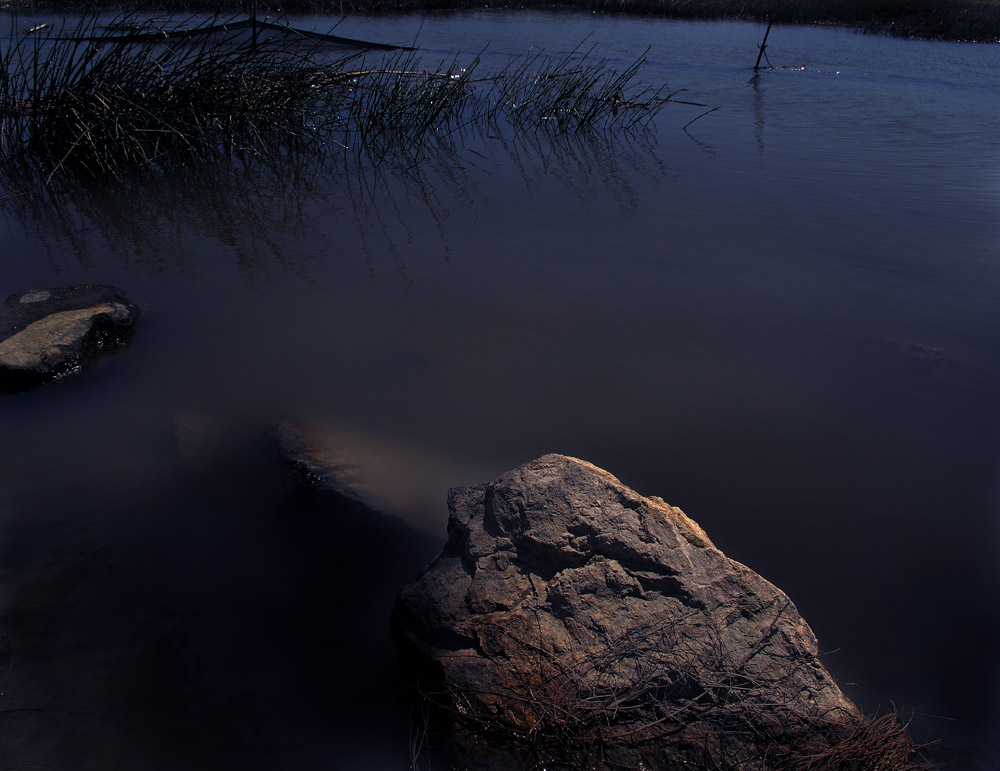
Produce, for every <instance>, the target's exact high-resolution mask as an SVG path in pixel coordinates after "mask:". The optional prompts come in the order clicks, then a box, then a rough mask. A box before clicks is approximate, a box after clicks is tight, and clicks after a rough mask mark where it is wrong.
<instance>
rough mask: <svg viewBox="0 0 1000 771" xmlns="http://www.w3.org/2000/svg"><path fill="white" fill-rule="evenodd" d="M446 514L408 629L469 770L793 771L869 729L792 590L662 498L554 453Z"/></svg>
mask: <svg viewBox="0 0 1000 771" xmlns="http://www.w3.org/2000/svg"><path fill="white" fill-rule="evenodd" d="M448 506H449V510H450V518H449V523H448V540H447V543H446V545H445V547H444V550H443V552H442V554H441V555H440V556H439V557H438V558H437V559H436V560H435V561H434V562H433V563H432V564H431V566H430V567H429V568H427V569H426V571H425V572H424V573H423V574H422V575H420V576H419V578H418V579H417V580H416V582H415V583H413V584H411V585H409V586H407V587H406V588H405V589H403V590H402V592H401V593H400V594H399V597H398V599H397V602H396V605H395V608H394V610H393V618H392V624H393V631H394V639H395V642H396V645H397V648H398V650H399V651H400V653H401V656H402V658H403V660H404V662H405V663H406V664H407V665H408V667H409V668H410V670H411V671H413V672H415V673H416V674H417V677H418V682H419V687H420V692H421V693H422V694H423V696H424V698H425V699H426V700H427V701H428V702H429V703H430V704H431V705H433V707H436V710H435V713H436V714H437V715H438V718H439V720H440V721H441V722H443V724H444V726H445V730H446V731H447V732H448V733H449V735H450V736H451V737H452V738H451V741H457V742H458V744H459V745H460V746H461V753H462V755H463V757H464V758H465V759H466V760H465V761H464V762H465V763H466V767H468V768H485V767H491V763H490V762H488V761H487V758H488V757H495V755H490V753H496V752H498V751H499V752H501V753H502V755H503V757H504V758H506V759H505V760H503V761H499V762H496V763H494V764H493V767H504V766H505V765H506V766H507V767H513V766H511V764H512V763H517V764H522V765H523V764H525V763H528V765H531V764H538V765H537V767H542V766H543V765H545V764H548V765H550V766H555V767H560V768H564V767H570V768H605V767H606V768H635V769H638V768H646V769H659V768H671V769H672V768H679V767H691V768H733V769H737V768H739V769H764V768H787V767H792V766H793V765H794V763H793V759H794V758H796V757H799V758H801V753H803V752H806V751H807V750H808V752H813V753H815V752H820V751H827V750H829V748H830V747H832V746H835V745H837V743H838V742H841V741H843V740H845V737H848V736H849V735H850V734H851V732H852V731H855V730H856V729H857V727H858V726H859V725H863V724H864V720H863V718H862V717H861V716H860V714H859V712H858V710H857V708H856V707H855V705H854V704H853V703H852V702H851V701H850V699H848V698H847V697H846V696H845V695H844V693H843V692H842V691H841V689H840V688H839V687H838V686H837V684H836V683H835V682H834V680H833V678H832V677H831V676H830V674H829V673H828V672H827V670H826V669H825V668H824V666H823V665H822V663H821V662H820V661H819V659H818V655H817V654H818V647H817V641H816V637H815V635H814V634H813V632H812V630H811V629H810V628H809V626H808V624H806V622H805V621H804V620H803V619H802V617H801V616H800V615H799V612H798V610H797V609H796V608H795V605H794V604H793V603H792V601H791V600H790V599H789V598H788V596H787V595H786V594H785V593H784V592H782V591H781V590H780V589H778V588H777V587H775V586H773V585H772V584H770V583H768V582H767V581H766V580H764V579H763V578H761V577H760V576H759V575H757V574H756V573H754V572H753V571H752V570H750V569H749V568H747V567H745V566H744V565H741V564H740V563H738V562H735V561H733V560H731V559H729V558H727V557H726V556H725V555H724V554H723V553H722V552H721V551H719V550H718V549H717V548H716V547H715V546H714V545H713V544H712V542H711V540H709V537H708V536H707V535H706V533H705V532H704V530H702V529H701V527H699V526H698V525H697V524H696V523H695V522H694V521H692V520H691V519H689V518H688V517H687V516H686V515H685V514H684V512H682V511H681V510H680V509H678V508H676V507H673V506H670V505H668V504H667V503H665V502H664V501H663V500H662V499H660V498H655V497H652V498H647V497H643V496H641V495H639V494H638V493H636V492H635V491H633V490H631V489H629V488H628V487H626V486H625V485H623V484H622V483H621V482H619V481H618V480H617V479H616V478H615V477H613V476H612V475H611V474H609V473H607V472H606V471H602V470H601V469H599V468H597V467H595V466H593V465H591V464H589V463H586V462H585V461H582V460H577V459H575V458H569V457H566V456H562V455H546V456H544V457H542V458H539V459H538V460H535V461H533V462H531V463H528V464H526V465H524V466H521V467H520V468H517V469H515V470H514V471H511V472H509V473H507V474H505V475H503V476H502V477H500V478H499V479H497V480H496V481H494V482H492V483H489V484H481V485H476V486H473V487H467V488H458V489H454V490H452V491H451V492H450V493H449V498H448ZM498 748H499V749H498ZM796 753H799V754H798V755H796ZM477 757H478V760H477ZM786 761H787V762H786ZM532 767H535V766H532ZM822 767H823V768H827V767H828V766H822ZM834 767H835V766H829V768H834ZM853 767H854V766H852V768H853ZM857 767H858V768H860V767H861V766H857ZM865 767H866V768H867V767H868V766H865ZM872 767H874V766H872ZM879 767H885V768H890V767H892V768H895V766H889V765H886V766H879Z"/></svg>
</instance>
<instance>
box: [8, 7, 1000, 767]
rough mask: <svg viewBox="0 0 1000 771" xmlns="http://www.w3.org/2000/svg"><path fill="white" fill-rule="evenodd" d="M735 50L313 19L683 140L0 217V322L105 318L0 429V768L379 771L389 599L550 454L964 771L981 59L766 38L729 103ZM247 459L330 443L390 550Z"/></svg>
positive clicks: (986, 159) (994, 183)
mask: <svg viewBox="0 0 1000 771" xmlns="http://www.w3.org/2000/svg"><path fill="white" fill-rule="evenodd" d="M297 22H298V23H301V24H304V25H305V24H313V25H315V26H316V27H317V28H318V29H323V28H328V27H329V20H328V19H317V18H306V19H300V20H297ZM762 32H763V29H762V27H759V26H756V25H745V24H735V23H683V22H671V21H654V20H639V19H616V18H603V17H594V16H589V15H548V14H507V13H500V12H496V13H463V14H456V15H443V16H437V15H436V16H433V17H428V18H427V19H420V18H418V17H394V18H389V19H381V18H363V19H362V18H359V19H347V20H345V21H344V22H343V23H342V24H340V26H338V27H337V34H341V35H344V36H347V37H361V38H365V39H374V40H382V41H386V42H396V43H410V42H412V41H413V40H416V41H417V43H418V45H419V46H420V47H421V49H422V50H423V51H424V52H425V54H426V55H428V56H429V57H431V58H432V59H436V60H438V61H440V60H442V59H443V58H445V57H447V56H450V55H451V54H453V53H458V54H459V55H460V56H466V57H470V58H471V57H472V56H474V55H476V54H477V53H479V52H480V51H482V50H483V49H484V47H485V48H486V52H485V53H484V54H483V66H484V67H485V66H493V65H497V64H499V63H502V62H503V61H506V59H507V57H509V56H510V55H513V54H519V53H523V52H525V51H529V50H539V49H544V50H546V51H550V52H560V51H565V50H569V49H572V48H574V47H576V46H578V45H579V44H580V43H581V41H586V42H585V45H588V46H589V45H591V44H597V46H598V48H597V51H596V53H597V54H598V55H599V56H601V57H606V58H607V59H608V60H609V62H610V63H611V64H612V66H619V67H624V66H626V65H627V64H628V63H630V62H631V61H632V60H633V59H634V58H635V57H636V56H638V55H641V54H642V52H643V51H645V50H646V48H647V46H648V47H649V52H648V54H647V57H648V60H649V65H648V67H647V69H646V70H645V74H644V78H645V79H646V80H647V81H649V82H655V83H657V84H659V83H660V82H666V83H668V85H669V87H670V89H671V90H675V89H680V88H686V89H688V91H687V94H686V95H685V96H686V97H690V99H691V100H692V101H698V102H702V103H704V104H706V105H708V106H716V105H720V106H721V108H720V109H719V110H717V111H716V112H713V113H712V114H710V115H706V116H705V117H703V118H701V119H699V120H698V121H696V122H695V123H693V124H692V125H691V126H689V127H688V130H687V132H685V131H684V130H683V128H682V127H683V126H684V125H685V124H687V123H688V122H689V121H690V120H691V119H692V118H695V117H696V116H698V115H699V114H700V113H701V112H703V111H704V109H705V108H696V107H692V106H683V105H673V106H668V108H667V109H666V110H665V111H664V112H663V113H662V114H661V115H660V117H659V119H658V120H657V122H656V124H655V125H654V126H653V128H652V130H651V132H650V133H649V134H648V135H642V136H638V137H635V138H634V139H633V140H632V141H629V142H615V141H612V142H608V141H605V140H604V139H602V138H595V139H592V140H587V141H582V140H574V141H568V142H565V141H564V142H558V143H552V142H551V141H549V140H547V139H545V138H544V137H543V138H538V139H536V138H533V137H525V138H522V141H519V142H501V141H499V140H491V139H490V138H488V137H475V136H474V137H470V138H468V140H467V141H466V142H464V143H459V144H458V146H457V147H456V148H455V150H454V151H453V152H451V153H441V154H438V155H435V156H434V157H432V158H430V159H428V160H427V161H426V162H425V164H424V165H423V168H422V172H423V175H422V177H420V178H419V179H413V178H412V177H411V178H404V179H400V178H399V177H396V176H393V175H388V176H387V178H386V179H384V180H381V181H380V182H379V184H378V185H376V186H375V187H374V188H371V187H367V188H366V187H365V184H364V183H363V182H362V181H359V180H358V179H356V178H351V179H347V178H344V177H343V176H342V175H341V176H338V175H337V174H335V173H333V172H330V173H326V172H324V173H323V174H321V175H318V176H311V177H310V176H309V175H305V176H304V177H303V180H304V181H302V182H301V184H299V185H297V186H293V185H291V184H290V183H289V181H288V180H287V179H286V180H280V179H279V180H264V181H259V180H258V182H257V183H255V184H239V183H234V182H233V181H232V180H231V179H228V178H226V177H225V175H220V176H219V177H218V178H211V176H205V175H203V176H200V177H198V176H190V175H188V176H185V177H184V178H183V179H179V180H173V181H165V182H163V183H161V184H159V185H157V186H149V187H145V188H141V189H137V190H133V191H130V192H129V193H127V194H123V193H121V192H116V191H114V190H113V189H112V190H108V189H107V188H104V187H102V188H100V189H97V190H91V191H88V192H86V194H78V195H76V196H75V197H71V199H70V200H69V202H68V205H67V206H66V207H65V208H63V209H57V208H55V207H52V206H46V205H36V204H33V203H31V202H26V201H24V200H23V199H19V198H6V199H5V202H4V206H3V211H4V221H3V227H2V228H0V260H2V272H0V275H2V277H3V278H2V283H3V287H4V289H3V291H4V292H5V293H7V294H9V293H13V292H15V291H18V290H21V289H26V288H29V287H37V288H44V287H49V286H58V285H65V284H72V283H85V282H86V283H109V284H114V285H116V286H120V287H121V288H122V289H123V290H124V291H125V292H126V293H127V294H128V295H129V297H130V298H131V299H133V300H134V301H135V302H136V303H138V304H139V305H141V306H142V308H143V312H144V315H143V318H142V321H141V325H140V328H139V330H138V331H137V333H136V336H135V338H134V340H133V342H132V344H131V345H130V347H129V348H128V350H127V351H125V352H124V353H122V354H120V355H118V356H116V357H113V358H109V359H106V360H103V361H101V362H100V363H99V364H98V365H97V366H95V367H94V368H93V369H92V370H90V371H88V372H86V373H84V374H83V375H81V376H79V377H76V378H72V379H67V380H65V381H63V382H61V383H57V384H54V385H51V386H48V387H45V388H42V389H39V390H37V391H33V392H30V393H23V394H16V395H9V396H4V397H3V400H2V401H0V425H2V436H3V444H2V447H3V449H2V450H0V453H2V462H0V548H2V552H3V562H2V564H3V582H2V584H0V603H2V606H0V607H2V612H3V625H2V632H3V637H2V638H0V642H2V643H3V647H2V648H0V653H2V654H3V658H2V660H0V664H2V670H0V690H2V692H3V695H2V696H0V752H2V753H3V762H4V765H5V767H18V766H20V767H23V766H32V765H35V766H43V767H47V768H60V769H61V768H67V769H68V768H73V769H81V768H94V769H111V768H122V769H124V768H129V769H134V768H143V769H175V768H180V767H184V768H206V769H218V768H262V769H263V768H267V769H273V768H289V769H291V768H303V769H305V768H310V769H312V768H362V767H363V768H385V769H397V768H398V769H402V768H406V767H407V765H408V754H407V745H408V738H409V734H408V729H407V725H406V715H405V714H404V710H403V709H402V708H401V707H400V704H401V702H400V700H399V699H398V698H397V696H398V687H399V685H398V681H397V680H396V678H395V673H394V664H393V661H394V659H393V655H392V651H391V647H390V646H389V643H388V635H387V630H386V619H387V614H388V609H389V607H390V605H391V601H392V597H393V594H394V592H395V591H396V590H397V589H398V587H399V586H401V585H402V584H403V583H405V582H406V581H408V580H409V579H410V578H411V577H412V576H413V575H415V573H416V572H417V571H419V570H420V569H421V567H422V566H423V565H424V564H426V562H427V561H428V560H429V559H431V558H432V557H433V556H434V554H435V553H436V551H437V549H438V548H439V547H440V545H441V544H442V543H443V540H444V525H445V520H446V515H447V514H446V507H445V495H446V490H447V488H448V486H449V485H458V484H468V483H473V482H479V481H484V480H487V479H491V478H493V477H495V476H497V475H499V474H500V473H502V472H503V471H505V470H507V469H509V468H512V467H513V466H516V465H518V464H519V463H522V462H525V461H527V460H530V459H532V458H534V457H537V456H538V455H541V454H543V453H546V452H553V451H555V452H563V453H567V454H571V455H576V456H579V457H583V458H586V459H587V460H590V461H591V462H594V463H596V464H598V465H600V466H602V467H604V468H607V469H608V470H610V471H611V472H612V473H614V474H616V475H617V476H619V477H620V478H621V479H622V480H623V481H624V482H625V483H627V484H629V485H631V486H632V487H634V488H636V489H637V490H639V491H640V492H642V493H644V494H648V495H660V496H662V497H663V498H665V499H666V500H667V501H669V502H670V503H673V504H675V505H679V506H681V507H682V508H683V509H684V510H685V511H686V512H687V513H688V514H689V515H690V516H692V517H693V518H694V519H695V520H697V521H698V522H699V523H700V524H701V525H702V526H703V527H704V528H705V529H706V530H707V532H708V533H709V535H710V536H711V537H712V538H713V540H714V541H715V542H716V544H717V545H718V546H719V547H720V548H722V549H723V550H724V551H725V552H726V553H727V554H728V555H729V556H731V557H733V558H735V559H737V560H740V561H741V562H744V563H745V564H747V565H749V566H750V567H752V568H753V569H755V570H756V571H758V572H759V573H761V574H762V575H763V576H765V577H766V578H768V579H769V580H771V581H773V582H774V583H776V584H777V585H778V586H780V587H782V588H783V589H784V590H785V591H786V592H788V594H789V595H790V596H791V597H792V599H793V600H794V601H795V602H796V604H797V605H798V606H799V608H800V610H801V611H802V613H803V615H804V616H805V618H806V619H807V620H808V621H809V622H810V624H811V625H812V626H813V628H814V630H815V631H816V632H817V634H818V636H819V639H820V643H821V646H822V647H823V649H824V650H826V651H829V653H828V655H827V656H826V659H825V660H826V662H827V665H828V666H829V668H830V669H831V670H832V671H833V672H834V674H835V675H836V676H837V677H838V679H839V680H840V681H841V682H843V683H845V684H847V685H846V687H847V689H848V690H849V691H850V692H851V693H852V695H853V696H854V697H855V698H856V700H857V701H858V702H859V703H860V704H861V705H862V706H863V707H864V708H865V709H867V710H878V709H882V710H885V709H889V708H892V706H893V705H895V706H896V707H899V708H900V709H901V710H902V711H903V712H904V714H907V715H909V714H911V713H912V714H913V729H914V733H915V734H916V735H917V737H918V738H920V739H922V740H931V739H938V738H940V739H941V740H942V742H943V746H944V748H945V750H946V754H947V756H948V757H951V758H956V757H957V758H958V759H959V760H957V761H956V762H957V763H958V765H959V767H962V768H977V767H978V768H996V767H997V764H998V762H1000V761H998V758H1000V748H998V744H1000V740H998V737H997V734H996V733H995V731H996V730H997V727H998V726H1000V696H998V694H1000V657H998V656H997V653H996V650H997V645H996V640H997V637H998V633H1000V568H998V565H1000V559H998V558H1000V511H998V501H1000V498H998V491H1000V409H998V406H997V399H996V395H997V393H998V392H1000V388H998V386H1000V302H998V300H1000V130H998V129H1000V119H998V116H1000V82H998V78H1000V76H998V74H997V73H1000V66H998V65H1000V49H998V48H997V47H996V46H984V45H963V44H953V43H931V42H918V41H903V40H894V39H887V38H880V37H868V36H862V35H857V34H854V33H851V32H849V31H844V30H836V29H821V28H807V27H776V28H775V29H773V30H772V32H771V36H770V39H769V44H768V45H769V47H768V54H769V56H770V58H771V61H772V62H773V63H774V64H775V65H780V66H781V69H779V70H776V71H765V72H760V73H758V74H756V75H755V74H754V73H753V71H752V70H751V66H752V64H753V61H754V59H755V58H756V44H757V43H758V42H759V39H760V37H761V35H762ZM487 44H489V45H488V47H487ZM8 192H9V191H8ZM286 419H293V420H301V421H307V422H325V423H326V424H328V425H331V426H335V427H337V430H341V431H344V432H346V433H347V434H348V435H352V436H357V437H364V439H363V441H362V440H360V439H359V443H361V444H363V445H364V447H365V448H366V451H368V452H371V453H373V454H377V455H379V457H381V458H382V459H383V461H384V462H385V463H389V464H390V465H392V466H394V467H395V468H398V469H399V474H398V480H399V481H398V484H397V485H396V486H395V487H394V489H391V490H389V491H388V492H387V493H386V495H387V497H388V499H389V500H390V502H391V506H392V508H393V510H394V511H395V513H396V514H397V515H398V516H396V517H381V516H376V515H371V514H368V513H365V512H361V511H358V510H357V509H354V508H351V507H346V508H345V507H339V508H338V507H337V506H334V505H332V504H331V502H330V501H325V500H316V499H313V498H310V497H308V496H302V495H300V494H297V493H296V492H295V491H294V490H293V489H292V488H291V487H289V485H288V482H287V479H286V477H285V475H284V472H283V469H282V467H281V464H280V463H279V462H278V461H277V460H276V459H275V458H274V456H273V454H272V453H271V450H270V446H269V443H268V441H267V432H268V430H269V429H270V428H271V427H272V426H273V425H275V424H276V423H277V422H279V421H281V420H286ZM386 459H388V460H386Z"/></svg>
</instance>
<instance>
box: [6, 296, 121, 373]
mask: <svg viewBox="0 0 1000 771" xmlns="http://www.w3.org/2000/svg"><path fill="white" fill-rule="evenodd" d="M138 316H139V311H138V309H137V308H136V307H135V306H134V305H133V304H132V303H131V302H129V301H128V300H127V299H125V297H123V296H122V295H121V293H120V292H119V291H118V290H117V289H115V288H113V287H109V286H100V285H96V284H84V285H79V286H70V287H58V288H55V289H42V290H38V289H31V290H27V291H24V292H18V293H17V294H14V295H11V296H10V297H8V298H7V301H6V302H5V303H4V304H3V306H0V390H4V391H18V390H23V389H26V388H31V387H34V386H36V385H40V384H41V383H43V382H45V381H47V380H55V379H58V378H61V377H64V376H65V375H67V374H70V373H73V372H77V371H79V370H80V369H82V368H83V367H85V366H87V365H88V364H91V363H92V362H93V361H94V360H95V359H96V358H97V357H98V356H99V355H101V354H103V353H107V352H110V351H113V350H116V349H118V348H121V347H122V346H124V345H125V344H126V343H127V342H128V340H129V339H130V336H131V333H132V331H133V328H134V326H135V322H136V320H137V319H138Z"/></svg>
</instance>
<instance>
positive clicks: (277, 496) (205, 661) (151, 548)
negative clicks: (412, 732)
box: [0, 441, 439, 771]
mask: <svg viewBox="0 0 1000 771" xmlns="http://www.w3.org/2000/svg"><path fill="white" fill-rule="evenodd" d="M71 519H73V520H80V519H85V520H87V522H88V524H87V525H71V524H69V522H68V520H71ZM4 527H5V531H6V537H5V543H4V549H3V551H4V555H3V556H4V563H5V565H6V566H7V570H6V571H5V577H4V594H3V600H2V608H0V631H2V638H0V642H2V648H0V659H2V660H0V664H2V672H0V677H2V681H3V692H4V695H3V697H0V698H2V702H0V721H2V725H0V728H2V734H0V735H2V741H0V755H2V760H3V764H4V767H24V766H44V767H53V768H77V769H95V770H96V769H110V768H144V769H164V770H165V771H166V769H176V768H204V769H218V768H248V769H249V768H260V769H271V768H340V767H344V763H347V766H348V767H350V766H351V761H350V758H351V757H352V756H354V757H355V758H356V759H358V761H359V762H362V761H363V765H364V766H365V767H369V768H377V767H380V766H379V763H384V765H383V766H381V767H384V768H403V767H404V765H403V762H404V761H405V759H406V757H407V747H406V744H407V741H408V739H407V737H408V726H407V718H406V713H405V705H404V703H403V700H402V699H401V696H402V695H403V693H402V691H403V689H404V685H403V681H402V680H401V679H399V678H398V677H397V675H396V672H395V667H396V664H395V656H394V654H393V652H392V650H391V646H390V643H389V636H388V616H389V610H390V608H391V605H392V601H393V598H394V596H395V593H396V592H397V591H398V589H399V587H400V586H402V585H404V584H405V583H407V582H408V581H410V580H412V579H413V577H414V576H415V575H416V574H417V572H419V571H420V570H421V569H422V568H423V567H424V566H425V564H426V563H427V562H428V561H429V560H430V559H431V558H432V557H433V556H434V554H435V552H436V550H437V548H438V547H439V543H438V541H439V539H438V538H435V537H432V536H428V535H427V534H425V533H421V532H419V531H415V530H412V529H411V528H410V527H409V526H407V525H405V524H404V523H403V522H402V521H400V520H397V519H395V518H390V517H385V516H383V515H381V514H378V513H377V512H373V511H371V510H370V509H367V508H365V507H364V506H363V505H361V504H358V503H355V502H350V501H346V500H344V499H341V498H339V497H337V496H335V495H332V494H320V493H311V492H305V491H302V490H300V489H293V488H292V487H291V485H290V482H289V477H288V476H287V473H286V471H285V469H284V467H283V466H282V464H281V462H280V460H279V459H278V458H277V457H276V456H275V455H274V454H273V453H272V451H271V450H270V448H269V446H265V443H264V442H263V441H262V442H261V446H258V447H255V448H253V450H252V451H247V452H245V453H240V454H239V457H227V458H217V459H216V461H215V462H213V463H211V464H209V466H208V467H203V468H201V469H199V470H198V471H195V472H192V473H190V474H188V475H186V476H181V477H180V478H176V477H175V480H174V481H173V482H172V483H171V485H170V489H169V490H151V491H149V494H148V496H144V497H143V498H141V499H139V500H134V501H130V502H127V503H123V502H120V503H119V505H112V506H109V507H106V508H101V507H100V502H98V501H86V500H80V501H79V502H78V503H77V504H76V505H74V506H68V505H65V504H64V505H61V506H59V507H58V510H52V509H50V508H46V507H39V509H38V510H35V511H23V510H22V511H20V512H19V517H18V518H17V520H15V521H11V520H10V519H8V520H7V521H5V523H4ZM393 725H395V726H396V730H392V728H391V727H392V726H393ZM373 763H374V764H375V765H372V764H373Z"/></svg>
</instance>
